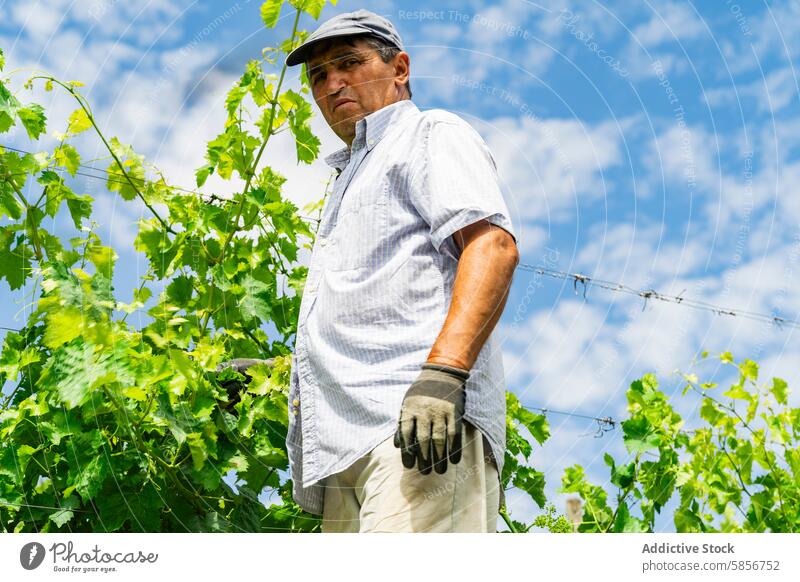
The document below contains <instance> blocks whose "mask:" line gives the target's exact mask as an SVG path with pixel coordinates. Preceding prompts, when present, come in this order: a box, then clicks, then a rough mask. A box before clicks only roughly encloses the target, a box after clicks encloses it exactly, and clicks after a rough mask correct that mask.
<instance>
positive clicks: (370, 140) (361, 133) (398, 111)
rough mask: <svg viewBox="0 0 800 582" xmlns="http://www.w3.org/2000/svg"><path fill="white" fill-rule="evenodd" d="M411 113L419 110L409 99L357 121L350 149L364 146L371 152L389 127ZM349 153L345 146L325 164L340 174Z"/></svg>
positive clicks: (347, 161) (329, 157)
mask: <svg viewBox="0 0 800 582" xmlns="http://www.w3.org/2000/svg"><path fill="white" fill-rule="evenodd" d="M412 111H419V109H418V108H417V106H416V105H415V104H414V103H413V102H412V101H411V99H402V100H400V101H396V102H394V103H392V104H390V105H387V106H385V107H382V108H381V109H378V110H377V111H373V112H372V113H370V114H369V115H367V116H365V117H364V118H362V119H359V120H358V121H357V122H356V136H355V138H354V139H353V144H352V147H353V148H354V149H359V148H360V147H361V146H362V145H366V148H367V151H370V150H372V148H374V147H375V146H376V145H377V144H378V142H379V141H380V140H381V138H382V137H383V136H384V134H385V133H386V130H387V129H388V128H389V126H390V125H392V124H393V123H395V122H397V121H399V120H400V119H401V118H402V117H403V116H404V115H406V114H408V113H409V112H412ZM350 153H351V148H349V147H347V146H345V147H343V148H342V149H340V150H336V151H335V152H333V153H332V154H330V155H329V156H327V157H325V163H326V164H328V165H329V166H331V167H333V168H336V169H337V170H339V171H340V172H341V171H342V170H343V169H344V167H345V166H346V165H347V164H348V163H349V161H350Z"/></svg>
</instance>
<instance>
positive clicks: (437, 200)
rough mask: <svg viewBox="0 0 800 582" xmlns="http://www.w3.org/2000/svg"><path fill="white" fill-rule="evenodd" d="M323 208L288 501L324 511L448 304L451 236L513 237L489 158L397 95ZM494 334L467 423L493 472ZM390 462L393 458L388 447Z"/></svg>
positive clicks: (390, 421) (349, 152) (416, 366)
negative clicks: (328, 486)
mask: <svg viewBox="0 0 800 582" xmlns="http://www.w3.org/2000/svg"><path fill="white" fill-rule="evenodd" d="M325 161H326V163H328V164H329V165H330V166H332V167H333V168H335V169H336V170H337V171H339V172H340V174H339V175H338V177H337V178H336V180H335V182H334V187H333V191H332V193H331V194H330V195H329V197H328V198H327V199H326V201H325V204H324V207H323V211H322V217H321V222H320V226H319V230H318V232H317V236H316V241H315V244H314V248H313V249H312V254H311V262H310V265H309V271H308V276H307V279H306V285H305V288H304V290H303V297H302V300H301V304H300V314H299V319H298V327H297V335H296V339H295V350H294V356H293V359H292V373H291V386H290V393H289V409H290V410H289V432H288V435H287V448H288V451H289V464H290V472H291V478H292V480H293V497H294V499H295V501H296V502H297V503H298V504H299V505H300V506H301V507H302V508H303V509H305V510H306V511H309V512H311V513H317V514H321V513H322V507H323V499H324V496H323V494H324V482H325V477H327V476H328V475H331V474H333V473H336V472H339V471H342V470H344V469H346V468H347V467H349V466H350V465H351V464H352V463H353V462H355V461H356V460H358V459H359V458H360V457H362V456H363V455H365V454H367V453H368V452H369V451H370V450H372V449H373V448H374V447H375V446H377V445H378V444H379V443H380V442H382V441H383V440H385V439H386V438H388V437H389V436H391V435H392V434H393V433H394V431H395V429H396V427H397V421H398V417H399V414H400V406H401V404H402V401H403V396H404V395H405V393H406V391H407V390H408V388H409V387H410V386H411V384H412V383H413V382H414V380H415V379H416V378H417V376H418V375H419V373H420V371H421V366H422V364H423V363H425V361H426V360H427V357H428V354H429V353H430V350H431V348H432V347H433V344H434V342H435V341H436V338H437V337H438V335H439V333H440V331H441V329H442V325H443V324H444V321H445V318H446V316H447V313H448V309H449V307H450V301H451V298H452V290H453V283H454V280H455V275H456V269H457V267H458V257H459V255H460V253H459V251H458V247H457V246H456V245H455V243H454V241H453V239H452V237H451V235H452V234H454V233H455V232H456V231H458V230H459V229H461V228H464V227H465V226H468V225H470V224H473V223H475V222H477V221H480V220H482V219H486V220H488V221H489V222H491V223H492V224H494V225H497V226H499V227H501V228H503V229H504V230H506V231H508V232H509V233H510V234H511V235H512V236H514V240H515V241H516V235H515V234H514V231H513V228H512V225H511V219H510V216H509V212H508V208H507V206H506V203H505V201H504V200H503V196H502V193H501V189H500V186H499V181H498V176H497V168H496V165H495V161H494V159H493V157H492V154H491V152H490V151H489V149H488V147H487V145H486V143H485V142H484V140H483V139H482V138H481V136H480V134H479V133H478V132H477V131H476V130H475V129H474V128H473V127H472V126H471V125H470V124H469V123H467V122H466V121H465V120H463V119H462V118H461V117H459V116H458V115H456V114H454V113H451V112H448V111H445V110H441V109H431V110H427V111H424V112H423V111H420V110H419V109H418V108H417V106H416V105H415V104H414V103H413V102H412V101H411V100H402V101H398V102H395V103H393V104H391V105H388V106H386V107H383V108H382V109H379V110H377V111H374V112H372V113H371V114H369V115H367V116H366V117H364V118H363V119H361V120H359V121H358V122H357V123H356V126H355V139H354V140H353V142H352V148H351V149H349V148H347V147H345V148H342V149H340V150H338V151H336V152H334V153H333V154H331V155H329V156H328V157H326V158H325ZM495 332H496V330H493V331H492V332H491V333H490V335H489V337H488V339H487V340H486V342H485V344H484V345H483V347H482V349H481V350H480V352H479V354H478V357H477V360H476V361H475V364H474V365H473V367H472V369H471V370H470V377H469V379H468V380H467V382H466V385H465V388H466V408H465V413H464V418H465V419H466V420H467V421H469V422H471V423H472V424H474V425H475V426H476V427H477V428H478V429H479V430H480V431H481V433H482V434H483V435H484V437H485V438H486V439H488V441H489V444H490V447H491V452H492V453H493V456H494V458H495V459H496V462H497V465H498V471H499V472H500V473H502V465H503V458H504V451H505V414H506V405H505V379H504V370H503V362H502V355H501V352H500V347H499V342H498V341H497V337H496V333H495ZM398 455H399V451H398Z"/></svg>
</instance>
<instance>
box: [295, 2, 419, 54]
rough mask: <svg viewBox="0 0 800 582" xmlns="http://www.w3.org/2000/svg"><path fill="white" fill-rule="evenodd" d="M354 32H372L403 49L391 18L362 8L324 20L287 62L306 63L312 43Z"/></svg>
mask: <svg viewBox="0 0 800 582" xmlns="http://www.w3.org/2000/svg"><path fill="white" fill-rule="evenodd" d="M352 34H371V35H373V36H377V37H379V38H382V39H383V40H385V41H386V42H388V43H389V44H391V45H394V46H396V47H397V48H399V49H400V50H403V41H402V40H401V39H400V34H399V33H398V32H397V29H396V28H395V27H394V25H393V24H392V23H391V22H389V20H387V19H386V18H384V17H383V16H379V15H377V14H375V13H374V12H370V11H369V10H364V9H361V10H356V11H355V12H345V13H344V14H338V15H336V16H334V17H333V18H331V19H330V20H326V21H325V22H323V23H322V24H321V25H320V27H319V28H317V30H315V31H314V32H312V33H311V34H310V35H309V36H308V38H307V39H306V41H305V42H304V43H303V44H301V45H300V46H299V47H297V48H296V49H294V50H293V51H292V52H290V53H289V56H287V57H286V64H287V65H289V66H290V67H293V66H295V65H299V64H301V63H304V62H305V61H306V59H307V57H308V54H309V51H310V49H311V45H313V44H314V43H316V42H319V41H321V40H323V39H326V38H333V37H337V36H350V35H352Z"/></svg>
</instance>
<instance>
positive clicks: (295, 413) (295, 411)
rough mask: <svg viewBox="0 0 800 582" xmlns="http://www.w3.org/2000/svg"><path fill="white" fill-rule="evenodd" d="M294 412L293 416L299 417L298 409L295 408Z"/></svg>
mask: <svg viewBox="0 0 800 582" xmlns="http://www.w3.org/2000/svg"><path fill="white" fill-rule="evenodd" d="M292 412H293V414H294V415H295V416H297V414H298V412H297V409H296V408H295V409H294V410H293V411H292Z"/></svg>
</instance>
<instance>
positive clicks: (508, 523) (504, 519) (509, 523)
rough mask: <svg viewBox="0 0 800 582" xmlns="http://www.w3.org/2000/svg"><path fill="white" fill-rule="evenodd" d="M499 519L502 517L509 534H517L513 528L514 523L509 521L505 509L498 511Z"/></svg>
mask: <svg viewBox="0 0 800 582" xmlns="http://www.w3.org/2000/svg"><path fill="white" fill-rule="evenodd" d="M500 517H502V518H503V521H504V522H506V525H507V526H508V529H509V530H510V531H511V533H519V531H518V530H517V528H516V527H514V522H513V521H511V518H510V517H509V515H508V512H507V511H506V508H505V507H503V508H502V509H501V510H500Z"/></svg>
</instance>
